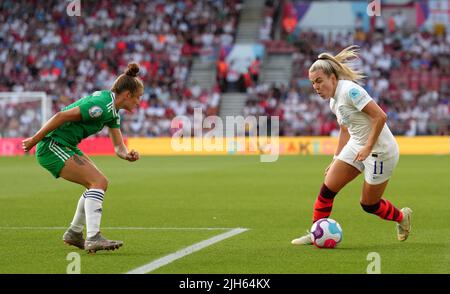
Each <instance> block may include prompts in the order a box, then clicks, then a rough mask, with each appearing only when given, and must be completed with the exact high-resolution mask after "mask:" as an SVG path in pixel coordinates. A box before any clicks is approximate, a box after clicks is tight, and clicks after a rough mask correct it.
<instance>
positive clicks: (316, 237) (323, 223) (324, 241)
mask: <svg viewBox="0 0 450 294" xmlns="http://www.w3.org/2000/svg"><path fill="white" fill-rule="evenodd" d="M311 240H312V242H313V244H314V245H316V246H317V247H319V248H334V247H336V246H337V244H339V242H341V241H342V229H341V226H340V225H339V223H338V222H337V221H335V220H334V219H331V218H321V219H319V220H318V221H316V222H315V223H314V224H313V225H312V227H311Z"/></svg>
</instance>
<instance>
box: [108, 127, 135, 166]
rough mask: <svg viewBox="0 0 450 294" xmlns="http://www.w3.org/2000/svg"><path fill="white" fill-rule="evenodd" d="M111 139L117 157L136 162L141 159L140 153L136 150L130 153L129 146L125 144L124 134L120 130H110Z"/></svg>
mask: <svg viewBox="0 0 450 294" xmlns="http://www.w3.org/2000/svg"><path fill="white" fill-rule="evenodd" d="M109 137H110V138H111V141H112V142H113V145H114V150H115V151H116V155H117V156H118V157H120V158H122V159H125V160H128V161H136V160H138V159H139V153H138V152H137V151H135V150H131V151H130V152H128V149H127V146H125V143H124V142H123V137H122V133H121V132H120V129H119V128H110V129H109Z"/></svg>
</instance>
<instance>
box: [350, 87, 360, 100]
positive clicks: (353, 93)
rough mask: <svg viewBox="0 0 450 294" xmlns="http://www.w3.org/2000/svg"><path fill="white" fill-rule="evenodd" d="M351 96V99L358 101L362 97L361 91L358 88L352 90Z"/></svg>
mask: <svg viewBox="0 0 450 294" xmlns="http://www.w3.org/2000/svg"><path fill="white" fill-rule="evenodd" d="M349 94H350V98H352V99H356V98H358V97H359V96H361V91H359V89H358V88H351V89H350V92H349Z"/></svg>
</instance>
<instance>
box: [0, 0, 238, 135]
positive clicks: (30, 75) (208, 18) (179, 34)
mask: <svg viewBox="0 0 450 294" xmlns="http://www.w3.org/2000/svg"><path fill="white" fill-rule="evenodd" d="M241 2H242V1H241V0H195V1H194V0H192V1H189V0H171V1H170V0H153V1H137V0H120V1H119V0H116V1H109V0H101V1H82V2H81V17H77V16H68V15H67V13H66V7H67V5H68V3H69V2H67V1H59V0H51V1H39V0H27V1H25V0H22V1H13V0H3V1H1V2H0V22H1V23H2V25H1V27H0V64H2V67H1V68H0V91H45V92H46V93H47V94H48V95H50V96H51V98H52V102H53V111H54V112H55V111H58V110H60V109H61V108H62V107H64V106H66V105H68V104H69V103H71V102H73V101H75V100H77V99H79V98H81V97H84V96H86V95H88V94H90V93H92V92H93V91H95V90H98V89H110V87H111V85H112V83H113V81H114V79H115V78H116V77H117V76H118V75H119V74H121V73H122V72H123V70H124V69H125V68H126V66H127V64H128V63H129V62H131V61H134V62H138V63H139V64H140V65H141V72H140V77H141V78H142V80H143V82H144V84H145V93H144V95H143V97H142V103H141V107H140V108H139V110H138V111H136V113H134V114H132V115H124V116H123V124H122V126H123V128H124V131H125V133H126V134H127V135H130V136H134V135H136V136H168V135H170V133H169V132H170V127H168V126H169V125H170V121H171V119H172V118H173V117H174V116H175V115H189V113H190V112H192V109H193V108H194V107H201V108H202V109H203V110H204V112H205V114H207V115H210V114H217V112H218V103H219V99H220V93H219V91H218V89H217V88H216V87H215V86H214V85H211V87H210V88H207V89H202V88H199V87H198V86H197V85H196V84H195V83H193V84H192V85H188V83H187V79H188V75H189V71H190V68H191V65H192V59H193V57H194V56H202V57H205V58H208V57H211V58H213V56H215V55H216V54H217V53H216V52H215V51H216V50H217V48H220V47H221V46H224V45H230V44H232V43H233V42H234V38H235V32H236V27H237V23H238V17H239V12H240V10H241V7H242V4H241ZM21 112H22V111H20V110H15V111H11V110H8V111H7V110H6V107H2V108H0V114H1V119H0V126H1V128H0V129H1V130H2V131H1V134H0V136H5V135H16V134H20V132H19V130H18V129H17V126H18V125H20V124H23V123H24V122H20V123H18V121H20V115H19V113H21ZM7 129H13V130H10V131H9V130H7Z"/></svg>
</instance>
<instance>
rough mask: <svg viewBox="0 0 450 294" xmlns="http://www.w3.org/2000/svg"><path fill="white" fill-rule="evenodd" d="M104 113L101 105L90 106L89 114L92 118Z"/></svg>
mask: <svg viewBox="0 0 450 294" xmlns="http://www.w3.org/2000/svg"><path fill="white" fill-rule="evenodd" d="M102 113H103V110H102V108H101V107H99V106H92V107H91V108H89V116H90V117H92V118H97V117H100V116H101V115H102Z"/></svg>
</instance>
